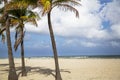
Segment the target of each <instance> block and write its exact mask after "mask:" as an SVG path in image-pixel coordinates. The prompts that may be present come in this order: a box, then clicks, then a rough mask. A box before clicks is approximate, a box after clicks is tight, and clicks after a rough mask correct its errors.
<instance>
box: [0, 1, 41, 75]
mask: <svg viewBox="0 0 120 80" xmlns="http://www.w3.org/2000/svg"><path fill="white" fill-rule="evenodd" d="M29 3H30V2H29ZM29 5H33V3H31V4H28V2H25V1H24V0H20V1H19V0H13V1H12V2H10V3H9V4H7V6H6V7H5V9H6V11H7V13H8V14H9V15H10V18H11V19H10V26H15V27H16V36H15V39H16V41H15V45H14V49H15V51H16V50H17V48H18V46H19V45H20V44H21V60H22V76H26V75H27V74H26V69H25V61H24V24H25V23H26V22H31V23H33V24H35V25H36V26H37V23H36V20H35V18H39V17H38V15H37V14H36V13H34V12H32V11H30V10H28V9H27V8H28V6H29ZM0 30H1V34H2V40H3V41H4V35H3V31H5V30H6V28H5V27H3V28H1V29H0Z"/></svg>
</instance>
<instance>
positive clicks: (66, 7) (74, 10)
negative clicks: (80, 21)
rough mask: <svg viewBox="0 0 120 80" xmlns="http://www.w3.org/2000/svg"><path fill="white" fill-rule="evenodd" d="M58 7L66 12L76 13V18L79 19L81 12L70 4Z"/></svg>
mask: <svg viewBox="0 0 120 80" xmlns="http://www.w3.org/2000/svg"><path fill="white" fill-rule="evenodd" d="M56 6H57V7H58V8H60V9H62V10H64V11H72V12H74V13H75V15H76V17H77V18H79V12H78V11H77V9H75V8H74V7H72V6H70V5H68V4H58V5H56Z"/></svg>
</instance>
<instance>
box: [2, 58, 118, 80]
mask: <svg viewBox="0 0 120 80" xmlns="http://www.w3.org/2000/svg"><path fill="white" fill-rule="evenodd" d="M25 62H26V68H27V71H28V72H27V77H21V74H19V73H20V66H21V59H19V58H16V59H15V66H16V70H17V74H19V80H55V79H54V76H55V71H54V59H53V58H30V59H29V58H26V59H25ZM59 63H60V68H61V75H62V79H63V80H120V59H74V58H73V59H71V58H70V59H67V58H66V59H65V58H60V59H59ZM8 68H9V66H8V59H0V80H7V75H8Z"/></svg>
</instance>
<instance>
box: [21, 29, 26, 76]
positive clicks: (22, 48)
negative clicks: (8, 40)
mask: <svg viewBox="0 0 120 80" xmlns="http://www.w3.org/2000/svg"><path fill="white" fill-rule="evenodd" d="M21 36H22V37H21V38H22V42H21V60H22V76H27V73H26V69H25V59H24V32H23V29H22V30H21Z"/></svg>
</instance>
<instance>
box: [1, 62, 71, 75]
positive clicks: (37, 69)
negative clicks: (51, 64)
mask: <svg viewBox="0 0 120 80" xmlns="http://www.w3.org/2000/svg"><path fill="white" fill-rule="evenodd" d="M8 65H9V64H0V66H2V67H7V66H8ZM21 69H22V68H21V67H16V71H17V72H18V77H19V76H20V75H21ZM1 71H3V72H4V73H6V72H8V71H9V69H4V70H1ZM26 72H27V73H31V74H35V73H39V74H43V75H45V76H49V75H52V76H53V77H55V70H54V69H50V68H44V67H31V66H26ZM60 72H66V73H71V72H70V71H69V70H66V69H61V70H60ZM2 74H3V73H2Z"/></svg>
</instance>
